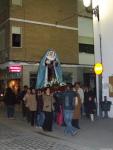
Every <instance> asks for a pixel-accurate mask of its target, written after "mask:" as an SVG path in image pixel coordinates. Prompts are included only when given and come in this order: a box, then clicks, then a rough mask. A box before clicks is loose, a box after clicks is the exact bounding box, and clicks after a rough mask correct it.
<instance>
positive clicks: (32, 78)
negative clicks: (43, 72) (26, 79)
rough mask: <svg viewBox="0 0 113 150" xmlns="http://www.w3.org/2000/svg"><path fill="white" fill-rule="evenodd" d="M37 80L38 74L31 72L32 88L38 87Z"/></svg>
mask: <svg viewBox="0 0 113 150" xmlns="http://www.w3.org/2000/svg"><path fill="white" fill-rule="evenodd" d="M36 80H37V74H36V73H30V87H32V88H35V87H36Z"/></svg>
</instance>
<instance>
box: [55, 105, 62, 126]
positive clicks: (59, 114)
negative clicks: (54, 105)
mask: <svg viewBox="0 0 113 150" xmlns="http://www.w3.org/2000/svg"><path fill="white" fill-rule="evenodd" d="M56 122H57V124H58V125H59V126H61V125H62V124H63V109H62V106H60V111H59V112H58V113H57V118H56Z"/></svg>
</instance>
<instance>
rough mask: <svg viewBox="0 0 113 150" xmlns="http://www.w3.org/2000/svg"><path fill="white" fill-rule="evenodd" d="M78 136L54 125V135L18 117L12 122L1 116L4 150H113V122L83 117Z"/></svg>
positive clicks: (0, 142) (0, 149)
mask: <svg viewBox="0 0 113 150" xmlns="http://www.w3.org/2000/svg"><path fill="white" fill-rule="evenodd" d="M80 127H81V129H80V130H79V131H78V133H77V134H76V135H75V136H71V135H65V134H64V127H59V126H57V125H56V124H54V127H53V131H52V132H44V131H43V130H42V129H39V128H35V127H31V126H30V125H29V124H28V123H27V122H26V121H25V120H24V119H23V118H22V117H21V116H20V114H18V115H17V116H16V119H15V120H9V119H7V118H6V116H5V114H4V113H1V114H0V150H113V119H102V118H96V119H95V121H94V122H91V121H90V120H87V119H86V118H82V119H81V120H80Z"/></svg>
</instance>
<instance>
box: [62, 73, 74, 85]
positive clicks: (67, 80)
mask: <svg viewBox="0 0 113 150" xmlns="http://www.w3.org/2000/svg"><path fill="white" fill-rule="evenodd" d="M63 81H64V82H65V83H72V73H71V72H63Z"/></svg>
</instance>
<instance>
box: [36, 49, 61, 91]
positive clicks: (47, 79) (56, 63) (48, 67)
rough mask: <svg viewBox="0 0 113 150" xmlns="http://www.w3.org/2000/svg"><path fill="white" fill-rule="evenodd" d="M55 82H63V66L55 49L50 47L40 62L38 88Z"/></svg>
mask: <svg viewBox="0 0 113 150" xmlns="http://www.w3.org/2000/svg"><path fill="white" fill-rule="evenodd" d="M53 82H57V83H59V84H60V83H62V68H61V65H60V60H59V58H58V55H57V54H56V52H55V50H53V49H48V50H47V52H46V53H45V55H44V56H43V57H42V59H41V61H40V64H39V68H38V73H37V81H36V89H38V88H43V87H46V86H47V85H49V83H53Z"/></svg>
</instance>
